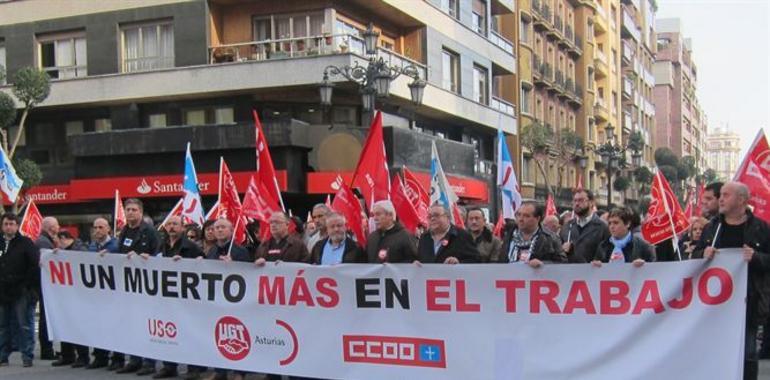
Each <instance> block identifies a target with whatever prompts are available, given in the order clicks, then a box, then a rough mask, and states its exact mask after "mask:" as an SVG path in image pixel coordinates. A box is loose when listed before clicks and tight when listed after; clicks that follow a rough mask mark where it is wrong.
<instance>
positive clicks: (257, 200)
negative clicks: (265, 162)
mask: <svg viewBox="0 0 770 380" xmlns="http://www.w3.org/2000/svg"><path fill="white" fill-rule="evenodd" d="M276 211H281V207H280V206H279V205H278V202H277V201H276V200H275V199H272V198H271V197H270V193H269V191H267V189H265V184H264V183H263V182H259V183H257V181H256V180H255V179H254V177H253V176H252V177H251V179H250V180H249V187H248V189H246V195H244V196H243V216H244V217H248V218H251V219H254V220H257V221H259V231H260V239H262V240H268V239H270V224H269V223H268V220H269V219H270V215H272V214H273V213H274V212H276ZM241 223H244V224H245V221H242V222H241Z"/></svg>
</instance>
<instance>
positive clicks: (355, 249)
mask: <svg viewBox="0 0 770 380" xmlns="http://www.w3.org/2000/svg"><path fill="white" fill-rule="evenodd" d="M327 241H329V238H328V237H327V238H326V239H322V240H320V241H319V242H318V243H315V245H314V246H313V252H311V253H310V262H311V264H315V265H321V259H322V258H323V254H324V246H326V242H327ZM366 260H367V259H366V253H364V250H363V249H361V246H360V245H358V243H356V242H355V240H353V239H351V238H349V237H348V238H345V252H343V253H342V263H343V264H353V263H359V264H360V263H366Z"/></svg>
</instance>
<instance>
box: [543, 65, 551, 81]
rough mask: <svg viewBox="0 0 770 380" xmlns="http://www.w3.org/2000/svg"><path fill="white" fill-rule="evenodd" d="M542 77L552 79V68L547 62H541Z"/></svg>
mask: <svg viewBox="0 0 770 380" xmlns="http://www.w3.org/2000/svg"><path fill="white" fill-rule="evenodd" d="M543 77H545V79H546V80H550V81H553V68H552V67H551V64H550V63H548V62H546V63H544V64H543Z"/></svg>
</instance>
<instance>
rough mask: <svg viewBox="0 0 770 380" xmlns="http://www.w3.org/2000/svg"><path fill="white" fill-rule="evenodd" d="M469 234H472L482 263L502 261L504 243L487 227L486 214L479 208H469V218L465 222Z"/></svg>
mask: <svg viewBox="0 0 770 380" xmlns="http://www.w3.org/2000/svg"><path fill="white" fill-rule="evenodd" d="M465 225H466V227H467V228H468V232H470V233H471V237H472V238H473V242H474V243H475V244H476V249H478V251H479V258H480V260H481V262H482V263H488V262H493V263H494V262H497V261H498V260H499V259H500V249H501V248H502V246H503V242H502V241H500V239H498V238H497V237H496V236H494V234H493V233H492V230H490V229H489V227H487V220H486V217H485V215H484V212H483V211H482V210H481V209H480V208H478V207H470V208H468V216H467V218H466V221H465Z"/></svg>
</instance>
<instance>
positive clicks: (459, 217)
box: [452, 203, 465, 229]
mask: <svg viewBox="0 0 770 380" xmlns="http://www.w3.org/2000/svg"><path fill="white" fill-rule="evenodd" d="M452 219H453V220H452V223H454V225H455V226H456V227H457V228H462V229H465V221H464V220H463V214H462V213H461V212H460V206H458V205H457V203H452Z"/></svg>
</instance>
